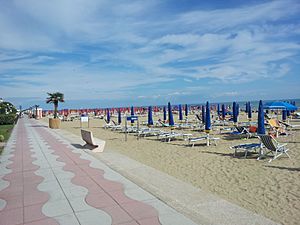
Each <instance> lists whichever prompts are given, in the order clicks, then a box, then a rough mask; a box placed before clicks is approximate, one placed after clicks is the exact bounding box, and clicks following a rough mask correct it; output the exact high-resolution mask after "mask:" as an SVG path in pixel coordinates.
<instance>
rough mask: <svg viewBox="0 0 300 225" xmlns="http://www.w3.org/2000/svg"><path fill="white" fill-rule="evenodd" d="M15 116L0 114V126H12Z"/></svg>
mask: <svg viewBox="0 0 300 225" xmlns="http://www.w3.org/2000/svg"><path fill="white" fill-rule="evenodd" d="M16 119H17V116H16V115H15V114H7V115H5V114H0V125H7V124H14V123H15V122H16Z"/></svg>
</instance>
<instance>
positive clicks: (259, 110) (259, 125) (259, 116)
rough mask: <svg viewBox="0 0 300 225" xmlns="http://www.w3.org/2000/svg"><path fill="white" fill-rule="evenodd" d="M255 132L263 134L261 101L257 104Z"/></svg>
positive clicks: (263, 119) (263, 124)
mask: <svg viewBox="0 0 300 225" xmlns="http://www.w3.org/2000/svg"><path fill="white" fill-rule="evenodd" d="M257 123H258V127H257V134H265V133H266V130H265V118H264V108H263V104H262V101H261V100H260V101H259V106H258V118H257Z"/></svg>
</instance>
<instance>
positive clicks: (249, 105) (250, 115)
mask: <svg viewBox="0 0 300 225" xmlns="http://www.w3.org/2000/svg"><path fill="white" fill-rule="evenodd" d="M251 118H252V109H251V104H250V102H248V119H249V120H251Z"/></svg>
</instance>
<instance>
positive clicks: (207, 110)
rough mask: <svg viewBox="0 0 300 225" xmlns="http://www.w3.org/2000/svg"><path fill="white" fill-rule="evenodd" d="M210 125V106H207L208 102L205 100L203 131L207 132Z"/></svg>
mask: <svg viewBox="0 0 300 225" xmlns="http://www.w3.org/2000/svg"><path fill="white" fill-rule="evenodd" d="M210 127H211V123H210V108H209V102H206V113H205V131H206V132H209V131H210Z"/></svg>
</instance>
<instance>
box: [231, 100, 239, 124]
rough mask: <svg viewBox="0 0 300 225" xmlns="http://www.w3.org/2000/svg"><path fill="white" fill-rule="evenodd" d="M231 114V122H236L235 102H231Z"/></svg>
mask: <svg viewBox="0 0 300 225" xmlns="http://www.w3.org/2000/svg"><path fill="white" fill-rule="evenodd" d="M232 116H233V122H234V123H237V117H238V115H237V106H236V102H233V104H232Z"/></svg>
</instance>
